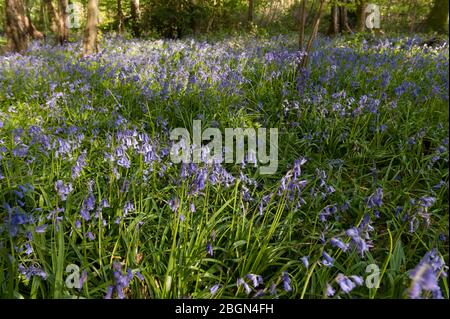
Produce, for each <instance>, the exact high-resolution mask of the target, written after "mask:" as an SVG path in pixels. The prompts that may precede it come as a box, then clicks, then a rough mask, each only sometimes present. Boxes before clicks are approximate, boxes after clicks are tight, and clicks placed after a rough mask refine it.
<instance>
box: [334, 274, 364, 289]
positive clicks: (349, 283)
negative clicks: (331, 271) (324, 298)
mask: <svg viewBox="0 0 450 319" xmlns="http://www.w3.org/2000/svg"><path fill="white" fill-rule="evenodd" d="M350 278H351V279H350ZM350 278H349V277H347V276H345V275H343V274H341V273H340V274H338V275H337V277H336V279H335V280H336V282H337V283H338V284H339V287H340V288H341V290H342V291H343V292H345V293H350V292H351V291H352V290H353V289H354V288H356V287H357V286H361V285H362V283H363V281H362V278H361V277H358V276H351V277H350ZM352 279H353V280H352Z"/></svg>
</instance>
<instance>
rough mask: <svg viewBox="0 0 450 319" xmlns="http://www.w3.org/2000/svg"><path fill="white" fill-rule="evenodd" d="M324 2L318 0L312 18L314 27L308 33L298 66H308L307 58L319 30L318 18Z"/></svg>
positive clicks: (320, 15) (323, 0)
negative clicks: (314, 14)
mask: <svg viewBox="0 0 450 319" xmlns="http://www.w3.org/2000/svg"><path fill="white" fill-rule="evenodd" d="M324 3H325V0H320V5H319V10H318V12H317V14H316V16H315V18H314V24H313V25H314V27H313V30H312V32H311V34H310V35H309V39H308V44H307V45H306V50H305V52H306V55H305V56H304V57H303V59H302V61H301V62H300V68H306V67H307V66H308V60H309V55H310V54H311V48H312V44H313V42H314V39H315V38H316V36H317V32H318V31H319V24H320V18H321V17H322V11H323V5H324Z"/></svg>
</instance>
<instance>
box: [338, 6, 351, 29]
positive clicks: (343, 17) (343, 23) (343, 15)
mask: <svg viewBox="0 0 450 319" xmlns="http://www.w3.org/2000/svg"><path fill="white" fill-rule="evenodd" d="M344 2H347V1H344ZM339 18H340V21H339V22H340V23H339V25H340V27H341V30H340V31H341V32H349V33H351V32H352V29H350V26H349V25H348V15H347V7H346V6H345V5H342V6H340V7H339Z"/></svg>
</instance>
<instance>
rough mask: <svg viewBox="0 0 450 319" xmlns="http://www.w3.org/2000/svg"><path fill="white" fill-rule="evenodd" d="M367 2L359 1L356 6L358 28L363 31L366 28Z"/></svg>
mask: <svg viewBox="0 0 450 319" xmlns="http://www.w3.org/2000/svg"><path fill="white" fill-rule="evenodd" d="M365 11H366V4H365V2H364V1H363V0H360V1H358V6H357V7H356V30H358V31H359V32H363V31H364V30H365V29H366V12H365Z"/></svg>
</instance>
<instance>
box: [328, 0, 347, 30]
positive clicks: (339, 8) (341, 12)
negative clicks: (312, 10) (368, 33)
mask: <svg viewBox="0 0 450 319" xmlns="http://www.w3.org/2000/svg"><path fill="white" fill-rule="evenodd" d="M346 2H347V1H345V0H344V1H343V3H338V2H336V1H335V2H334V3H332V5H331V17H330V26H329V28H328V32H327V34H328V35H336V34H338V33H342V32H352V30H351V29H350V26H349V24H348V14H347V3H346Z"/></svg>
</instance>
